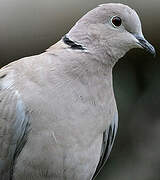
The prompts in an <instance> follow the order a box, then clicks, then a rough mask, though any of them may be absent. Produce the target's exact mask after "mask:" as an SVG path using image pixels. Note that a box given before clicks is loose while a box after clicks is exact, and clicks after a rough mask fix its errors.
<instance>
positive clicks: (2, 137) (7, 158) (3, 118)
mask: <svg viewBox="0 0 160 180" xmlns="http://www.w3.org/2000/svg"><path fill="white" fill-rule="evenodd" d="M2 72H3V71H1V72H0V73H1V76H0V179H1V180H11V179H12V171H13V166H14V162H15V160H16V158H17V156H18V154H19V153H20V151H21V149H22V147H23V146H24V144H25V142H26V139H27V138H26V137H27V133H28V130H29V118H28V113H27V112H26V109H25V105H24V104H23V101H22V100H21V97H20V94H19V93H18V91H17V90H15V89H14V81H13V79H11V78H10V75H9V74H5V75H3V74H2ZM4 72H5V71H4Z"/></svg>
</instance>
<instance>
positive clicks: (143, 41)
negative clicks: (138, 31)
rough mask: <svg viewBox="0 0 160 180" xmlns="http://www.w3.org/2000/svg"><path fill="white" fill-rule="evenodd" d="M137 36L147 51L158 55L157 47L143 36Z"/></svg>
mask: <svg viewBox="0 0 160 180" xmlns="http://www.w3.org/2000/svg"><path fill="white" fill-rule="evenodd" d="M134 36H135V38H136V39H137V40H138V42H137V43H138V44H139V45H140V46H141V47H142V48H144V49H145V50H146V51H147V52H149V53H150V54H152V55H153V56H154V57H155V56H156V51H155V48H154V47H153V46H152V44H150V43H149V42H148V41H147V40H146V39H145V38H144V37H143V36H138V35H134Z"/></svg>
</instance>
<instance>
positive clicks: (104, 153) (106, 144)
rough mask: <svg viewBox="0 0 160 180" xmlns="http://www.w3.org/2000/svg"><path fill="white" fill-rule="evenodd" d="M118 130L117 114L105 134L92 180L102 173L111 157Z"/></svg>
mask: <svg viewBox="0 0 160 180" xmlns="http://www.w3.org/2000/svg"><path fill="white" fill-rule="evenodd" d="M117 128H118V113H117V112H116V114H115V116H114V119H113V121H112V123H111V124H110V126H109V128H107V129H106V130H105V131H104V133H103V141H102V147H101V155H100V160H99V163H98V166H97V168H96V171H95V173H94V176H93V177H92V180H94V179H95V178H96V176H97V175H98V174H99V172H100V171H101V169H102V167H103V166H104V164H105V162H106V161H107V159H108V157H109V154H110V152H111V150H112V146H113V143H114V139H115V136H116V132H117Z"/></svg>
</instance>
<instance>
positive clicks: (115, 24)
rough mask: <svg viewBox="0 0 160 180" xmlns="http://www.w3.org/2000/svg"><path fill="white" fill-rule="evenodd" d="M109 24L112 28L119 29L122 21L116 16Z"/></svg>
mask: <svg viewBox="0 0 160 180" xmlns="http://www.w3.org/2000/svg"><path fill="white" fill-rule="evenodd" d="M111 23H112V24H113V26H114V27H119V26H120V25H121V24H122V19H121V18H120V17H118V16H114V17H113V18H112V19H111Z"/></svg>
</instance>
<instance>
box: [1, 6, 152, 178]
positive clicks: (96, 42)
mask: <svg viewBox="0 0 160 180" xmlns="http://www.w3.org/2000/svg"><path fill="white" fill-rule="evenodd" d="M133 48H143V49H145V50H146V51H147V52H149V53H151V54H152V55H155V54H156V52H155V48H154V47H153V45H151V44H150V43H149V42H148V41H147V40H146V39H145V38H144V36H143V33H142V27H141V21H140V19H139V16H138V14H137V13H136V11H135V10H133V9H132V8H130V7H129V6H128V5H124V4H120V3H107V4H102V5H99V6H97V7H96V8H95V9H93V10H91V11H89V12H88V13H87V14H85V15H84V16H83V17H82V18H80V20H78V21H77V23H76V24H75V25H74V26H73V27H72V28H71V30H70V31H69V32H68V33H67V34H66V35H64V36H63V37H62V38H61V39H60V40H59V41H58V42H57V43H56V44H54V45H52V46H51V47H49V48H48V49H47V50H45V51H44V52H43V53H41V54H38V55H33V56H30V57H24V58H21V59H19V60H17V61H14V62H12V63H10V64H8V65H6V66H4V67H2V68H1V69H0V179H1V180H22V179H23V180H93V179H95V178H96V176H97V175H98V174H99V172H100V170H101V169H102V167H103V166H104V164H105V162H106V161H107V159H108V157H109V154H110V152H111V149H112V146H113V143H114V140H115V136H116V132H117V128H118V111H117V105H116V101H115V97H114V90H113V83H112V69H113V67H114V65H115V64H116V62H117V61H118V60H119V59H120V58H121V57H123V56H124V55H125V54H126V53H127V52H128V51H129V50H130V49H133Z"/></svg>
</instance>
